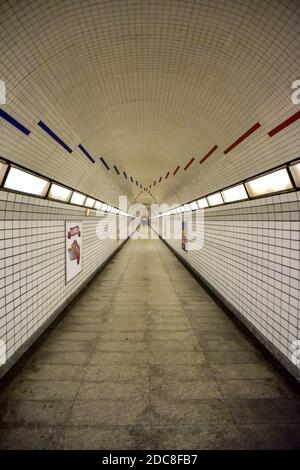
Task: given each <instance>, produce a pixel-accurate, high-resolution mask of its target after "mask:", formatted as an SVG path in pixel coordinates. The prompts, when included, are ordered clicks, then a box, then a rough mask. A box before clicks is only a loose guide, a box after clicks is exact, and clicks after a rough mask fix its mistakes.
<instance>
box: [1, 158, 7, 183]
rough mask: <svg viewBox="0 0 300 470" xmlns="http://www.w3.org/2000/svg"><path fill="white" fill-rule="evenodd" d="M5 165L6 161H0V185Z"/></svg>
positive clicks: (5, 168)
mask: <svg viewBox="0 0 300 470" xmlns="http://www.w3.org/2000/svg"><path fill="white" fill-rule="evenodd" d="M7 167H8V165H7V163H5V162H1V161H0V186H1V183H2V181H3V178H4V176H5V173H6V170H7Z"/></svg>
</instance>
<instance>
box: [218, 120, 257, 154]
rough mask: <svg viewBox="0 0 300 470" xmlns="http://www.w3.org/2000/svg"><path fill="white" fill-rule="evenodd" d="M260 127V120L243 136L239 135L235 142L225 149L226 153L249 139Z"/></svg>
mask: <svg viewBox="0 0 300 470" xmlns="http://www.w3.org/2000/svg"><path fill="white" fill-rule="evenodd" d="M259 128H260V124H259V122H257V123H256V124H254V126H252V127H250V129H248V130H247V131H246V132H245V133H244V134H243V135H241V137H239V138H238V139H237V140H236V141H235V142H233V144H231V145H230V146H229V147H227V149H226V150H224V153H225V155H227V154H228V153H229V152H231V150H233V149H234V148H235V147H237V146H238V145H239V144H240V143H241V142H243V140H245V139H247V137H249V136H250V135H251V134H253V132H255V131H256V130H257V129H259Z"/></svg>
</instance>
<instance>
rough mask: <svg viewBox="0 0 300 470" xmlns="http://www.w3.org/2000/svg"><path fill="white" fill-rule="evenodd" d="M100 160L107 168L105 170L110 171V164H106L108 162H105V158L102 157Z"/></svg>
mask: <svg viewBox="0 0 300 470" xmlns="http://www.w3.org/2000/svg"><path fill="white" fill-rule="evenodd" d="M100 160H101V162H102V163H103V165H104V166H105V168H106V169H107V170H109V169H110V168H109V166H108V164H107V163H106V161H105V160H104V158H103V157H100Z"/></svg>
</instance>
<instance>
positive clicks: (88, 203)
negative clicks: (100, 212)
mask: <svg viewBox="0 0 300 470" xmlns="http://www.w3.org/2000/svg"><path fill="white" fill-rule="evenodd" d="M95 202H96V200H95V199H93V198H92V197H87V198H86V201H85V204H84V205H85V207H89V208H93V207H94V205H95Z"/></svg>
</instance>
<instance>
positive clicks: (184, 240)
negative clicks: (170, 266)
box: [181, 215, 188, 251]
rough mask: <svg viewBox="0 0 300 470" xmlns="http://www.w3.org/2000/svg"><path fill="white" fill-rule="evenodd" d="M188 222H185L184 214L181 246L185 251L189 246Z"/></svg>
mask: <svg viewBox="0 0 300 470" xmlns="http://www.w3.org/2000/svg"><path fill="white" fill-rule="evenodd" d="M186 225H187V224H186V223H185V222H184V215H183V217H182V225H181V248H182V249H183V250H184V251H188V248H187V244H188V240H187V236H186V229H187V227H186Z"/></svg>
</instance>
